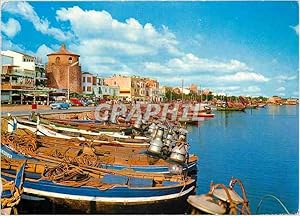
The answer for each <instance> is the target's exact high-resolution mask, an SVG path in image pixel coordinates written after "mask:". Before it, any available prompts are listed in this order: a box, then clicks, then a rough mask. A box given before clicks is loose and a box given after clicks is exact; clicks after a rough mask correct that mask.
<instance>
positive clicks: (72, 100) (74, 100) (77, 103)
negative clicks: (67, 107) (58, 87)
mask: <svg viewBox="0 0 300 216" xmlns="http://www.w3.org/2000/svg"><path fill="white" fill-rule="evenodd" d="M70 103H71V104H72V106H83V104H82V103H81V102H80V100H79V99H78V98H70Z"/></svg>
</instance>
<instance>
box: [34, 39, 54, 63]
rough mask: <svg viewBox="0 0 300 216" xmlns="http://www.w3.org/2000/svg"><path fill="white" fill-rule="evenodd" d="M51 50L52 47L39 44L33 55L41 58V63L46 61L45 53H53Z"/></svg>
mask: <svg viewBox="0 0 300 216" xmlns="http://www.w3.org/2000/svg"><path fill="white" fill-rule="evenodd" d="M53 52H54V50H53V49H51V48H50V47H48V46H47V45H45V44H42V45H41V46H39V48H38V49H37V51H36V52H35V54H34V56H37V57H39V58H42V61H43V63H45V62H47V54H49V53H53Z"/></svg>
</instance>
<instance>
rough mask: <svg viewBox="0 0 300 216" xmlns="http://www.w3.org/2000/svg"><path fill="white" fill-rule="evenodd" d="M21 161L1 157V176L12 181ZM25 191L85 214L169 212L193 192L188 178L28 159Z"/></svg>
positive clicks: (193, 181)
mask: <svg viewBox="0 0 300 216" xmlns="http://www.w3.org/2000/svg"><path fill="white" fill-rule="evenodd" d="M20 163H22V160H21V161H20V160H12V159H1V177H2V178H4V179H5V180H7V181H11V180H13V175H14V174H15V173H16V171H17V169H16V167H17V166H18V165H19V164H20ZM25 176H26V178H25V181H24V186H23V187H24V193H25V194H26V195H30V196H33V197H36V196H37V197H41V198H46V199H48V200H50V201H52V202H54V203H56V204H59V205H62V206H64V208H69V209H73V210H79V211H82V212H85V213H105V212H106V213H115V214H117V213H122V214H124V213H135V214H136V213H161V212H162V211H164V210H165V209H166V208H167V207H169V208H170V209H169V210H170V211H171V212H172V213H176V210H175V209H177V211H179V213H180V210H181V211H182V205H183V204H184V203H186V199H187V197H188V196H189V195H191V194H194V192H195V186H196V184H195V180H194V179H192V178H190V177H185V178H182V176H181V177H180V176H177V175H175V176H164V175H158V174H157V175H152V174H147V173H138V172H132V171H130V170H128V171H118V172H117V171H115V172H103V171H98V170H94V169H89V170H87V169H81V167H76V166H68V165H62V164H60V165H55V164H52V163H41V162H32V161H31V162H27V166H26V168H25Z"/></svg>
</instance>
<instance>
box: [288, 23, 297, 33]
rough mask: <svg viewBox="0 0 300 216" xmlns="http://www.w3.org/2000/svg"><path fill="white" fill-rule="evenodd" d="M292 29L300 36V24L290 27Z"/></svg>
mask: <svg viewBox="0 0 300 216" xmlns="http://www.w3.org/2000/svg"><path fill="white" fill-rule="evenodd" d="M290 28H292V29H293V30H294V31H295V32H296V34H297V35H299V24H298V25H295V26H290Z"/></svg>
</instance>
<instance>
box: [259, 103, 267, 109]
mask: <svg viewBox="0 0 300 216" xmlns="http://www.w3.org/2000/svg"><path fill="white" fill-rule="evenodd" d="M266 105H267V104H258V108H265V107H266Z"/></svg>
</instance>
